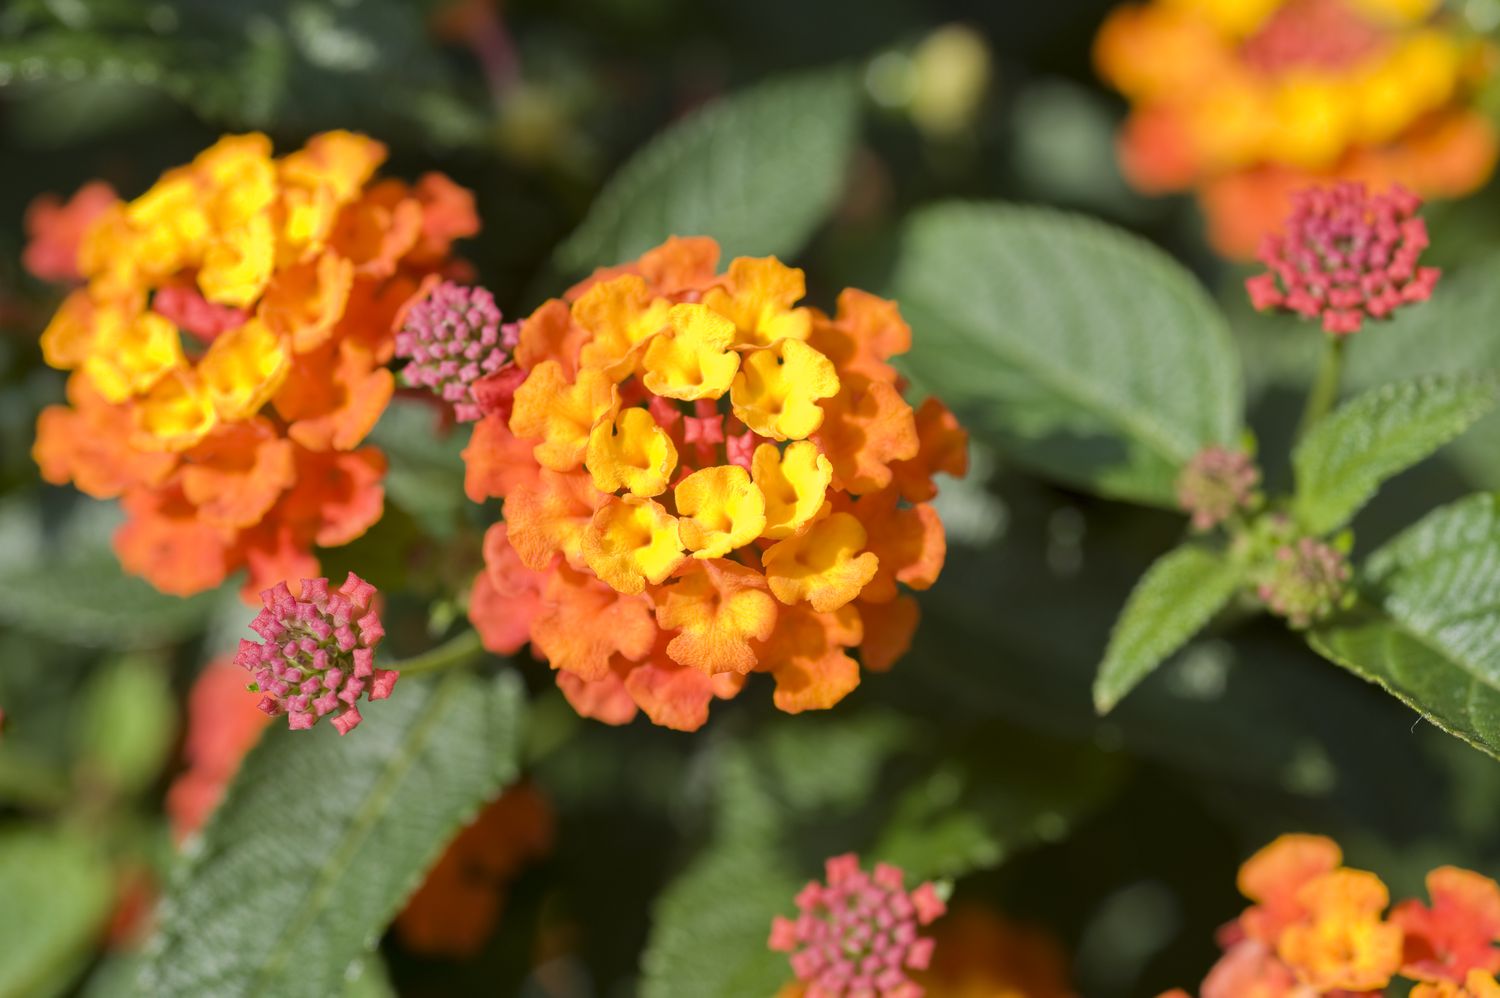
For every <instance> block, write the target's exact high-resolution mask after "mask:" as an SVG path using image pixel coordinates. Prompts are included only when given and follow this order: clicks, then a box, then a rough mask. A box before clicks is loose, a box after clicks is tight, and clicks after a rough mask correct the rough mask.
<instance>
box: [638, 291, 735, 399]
mask: <svg viewBox="0 0 1500 998" xmlns="http://www.w3.org/2000/svg"><path fill="white" fill-rule="evenodd" d="M667 324H668V326H669V330H670V331H669V332H667V333H664V334H662V335H659V336H657V337H656V338H655V339H653V340H652V341H651V344H650V345H649V346H648V347H646V356H645V359H644V361H643V366H644V367H645V370H646V375H645V377H644V378H643V379H642V380H643V381H644V382H645V385H646V388H647V389H649V390H650V391H651V392H653V393H655V394H657V395H661V396H664V397H666V398H674V399H716V398H719V397H721V396H722V395H723V394H724V393H725V392H726V391H728V390H729V385H730V383H731V382H732V381H733V380H734V375H735V372H736V371H737V370H739V366H740V358H739V355H738V354H736V353H734V352H733V351H732V350H730V349H729V347H730V344H731V343H732V342H733V340H734V323H732V322H730V321H729V320H728V319H726V318H724V317H723V316H722V315H719V314H717V313H716V312H714V311H713V310H711V309H709V308H708V307H707V306H704V305H694V304H682V305H673V306H672V308H671V309H670V310H669V311H668V312H667Z"/></svg>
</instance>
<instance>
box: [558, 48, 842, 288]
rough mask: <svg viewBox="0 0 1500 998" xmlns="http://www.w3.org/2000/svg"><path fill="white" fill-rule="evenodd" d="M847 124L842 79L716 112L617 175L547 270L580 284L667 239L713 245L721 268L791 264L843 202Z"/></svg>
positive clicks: (741, 101)
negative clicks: (730, 261)
mask: <svg viewBox="0 0 1500 998" xmlns="http://www.w3.org/2000/svg"><path fill="white" fill-rule="evenodd" d="M858 114H859V102H858V91H857V89H856V87H855V81H854V77H853V75H852V74H851V73H849V72H848V71H846V70H843V69H838V70H823V71H819V72H814V73H807V74H803V75H799V76H791V77H786V78H783V79H776V80H772V81H770V82H767V83H763V84H760V85H758V86H756V87H753V88H751V89H749V90H745V91H743V92H741V93H738V94H734V95H732V96H730V97H727V98H725V99H723V100H720V101H718V102H716V103H714V104H712V105H710V106H709V107H707V108H704V109H703V110H701V111H698V112H697V113H695V114H693V115H691V116H689V117H687V118H684V119H683V120H682V121H680V122H678V123H677V124H675V125H673V126H672V127H671V128H669V129H667V130H666V131H665V132H663V133H662V134H661V135H660V136H659V137H657V138H656V139H655V140H653V141H652V142H651V143H650V144H649V145H648V146H646V147H645V148H644V149H643V150H641V151H640V152H639V153H637V154H636V155H635V156H634V157H633V158H632V159H631V160H630V161H629V162H628V163H626V164H625V165H624V166H623V167H622V168H621V169H620V171H619V172H618V173H617V174H616V175H615V176H614V177H613V178H612V179H611V180H610V182H609V183H608V184H606V185H605V187H604V190H603V191H601V192H600V194H599V196H598V198H596V199H595V201H594V204H593V207H592V208H590V210H589V213H588V215H587V217H585V218H584V220H583V223H582V224H581V225H579V227H578V229H577V230H576V231H575V232H574V233H573V234H572V235H571V236H570V237H568V239H567V241H566V242H564V243H563V244H562V245H561V246H559V247H558V249H557V253H556V256H555V258H554V263H555V264H556V266H557V267H558V269H559V270H562V271H564V272H567V273H580V272H583V271H586V270H589V269H591V268H593V267H599V266H604V265H607V264H614V263H620V262H622V261H625V260H629V259H631V258H632V257H635V256H638V255H639V254H640V253H642V252H643V251H645V250H647V249H650V248H651V247H652V246H655V245H657V244H659V243H661V242H662V241H664V240H665V239H666V238H667V237H668V236H672V235H678V236H713V237H714V238H715V239H717V240H718V241H719V244H720V246H721V247H722V248H723V251H724V254H725V256H727V257H732V256H741V255H747V254H751V255H757V256H764V255H768V254H774V255H776V256H783V257H786V256H791V255H794V254H795V253H796V252H797V251H798V250H800V249H801V248H802V246H803V245H804V244H805V243H806V242H807V240H808V238H809V237H811V235H812V234H813V231H814V230H815V229H817V227H818V226H819V225H821V224H822V222H823V220H824V219H825V218H827V217H828V214H829V212H830V211H832V209H833V206H834V204H835V203H836V202H837V200H838V196H839V193H840V191H842V190H843V186H844V174H845V168H846V166H847V164H848V160H849V154H850V151H851V150H852V148H853V145H854V138H855V128H856V125H857V124H858Z"/></svg>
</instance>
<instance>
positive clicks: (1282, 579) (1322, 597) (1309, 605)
mask: <svg viewBox="0 0 1500 998" xmlns="http://www.w3.org/2000/svg"><path fill="white" fill-rule="evenodd" d="M1352 574H1353V573H1352V572H1351V570H1350V568H1349V559H1348V558H1346V557H1344V554H1343V553H1342V552H1341V551H1339V550H1338V549H1337V548H1335V547H1334V546H1333V545H1331V544H1325V543H1324V542H1323V541H1320V540H1317V539H1316V538H1312V537H1300V538H1298V539H1296V540H1295V541H1292V542H1290V543H1287V544H1283V545H1282V546H1281V547H1279V548H1277V549H1276V554H1275V555H1274V557H1273V558H1272V559H1271V564H1270V566H1269V567H1268V568H1267V569H1266V570H1265V571H1264V572H1263V573H1262V574H1261V578H1260V579H1259V581H1258V584H1257V587H1256V592H1257V594H1258V595H1259V596H1260V599H1261V602H1262V603H1264V604H1265V605H1266V607H1267V608H1268V609H1269V610H1270V611H1271V612H1272V613H1274V614H1276V615H1277V616H1280V617H1285V618H1286V619H1287V622H1288V623H1289V624H1291V625H1292V626H1293V627H1295V628H1298V629H1299V630H1300V629H1302V628H1305V627H1310V626H1312V625H1313V624H1314V623H1316V622H1317V621H1319V620H1322V619H1323V618H1325V617H1327V616H1329V615H1330V614H1332V613H1333V612H1334V610H1336V609H1339V608H1340V607H1343V606H1346V605H1348V603H1349V602H1350V600H1351V599H1352V597H1353V592H1352V591H1351V590H1350V589H1349V579H1350V577H1351V575H1352Z"/></svg>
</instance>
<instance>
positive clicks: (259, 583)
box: [240, 519, 323, 606]
mask: <svg viewBox="0 0 1500 998" xmlns="http://www.w3.org/2000/svg"><path fill="white" fill-rule="evenodd" d="M240 557H241V558H243V559H244V561H245V567H246V569H247V570H248V577H247V578H246V579H245V584H244V585H243V586H242V587H240V599H241V600H243V601H244V602H245V603H246V604H248V605H250V606H259V605H260V593H261V591H262V590H264V589H269V588H271V587H272V586H274V585H276V583H278V582H283V581H287V580H296V579H315V578H317V577H318V576H319V575H322V574H323V573H322V571H321V569H320V568H319V566H318V559H317V556H316V555H314V554H313V553H312V538H311V537H309V536H308V535H307V534H306V533H304V532H302V531H299V530H298V529H296V528H295V527H293V526H292V525H291V524H289V523H285V522H282V521H278V520H275V519H271V520H264V521H262V522H261V523H260V524H259V525H258V526H256V527H253V528H252V529H250V530H247V531H245V532H244V533H243V534H241V535H240Z"/></svg>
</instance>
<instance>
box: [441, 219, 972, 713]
mask: <svg viewBox="0 0 1500 998" xmlns="http://www.w3.org/2000/svg"><path fill="white" fill-rule="evenodd" d="M718 257H719V250H718V246H717V245H716V244H715V243H714V242H713V241H712V240H709V239H702V238H694V239H672V240H670V241H669V242H667V243H666V244H665V245H663V246H661V247H659V248H657V249H655V250H652V251H651V252H649V253H647V254H646V255H645V256H643V257H642V258H641V259H640V260H639V261H637V262H635V263H632V264H629V265H626V266H623V267H618V268H613V269H611V270H607V271H601V272H599V273H597V274H595V275H594V276H593V277H592V278H590V279H589V280H588V281H586V282H584V283H583V284H581V285H579V286H578V287H576V288H574V289H573V290H572V291H571V292H570V293H569V294H568V295H567V300H553V301H549V302H547V303H546V304H544V305H543V306H541V307H540V308H539V309H537V311H536V312H535V313H533V314H532V315H531V316H530V317H529V318H528V319H526V320H525V322H524V323H523V324H522V327H521V331H520V339H519V343H518V345H517V347H516V350H515V354H514V364H515V370H514V371H508V370H506V371H501V372H497V373H496V374H495V375H492V376H490V377H491V379H492V380H493V381H494V382H495V384H494V385H492V386H490V388H489V389H487V388H486V386H485V384H484V382H480V383H479V384H477V385H476V386H475V395H476V397H477V398H478V399H479V400H480V403H481V405H482V406H484V407H486V409H487V411H488V414H487V415H486V416H485V417H484V418H483V419H482V420H481V421H480V422H479V423H478V424H477V425H476V428H475V431H474V436H473V438H472V439H471V442H470V445H469V448H468V450H467V451H466V460H467V462H468V478H467V482H466V487H467V490H468V493H469V495H470V497H471V498H473V499H475V500H476V501H479V500H483V499H485V498H487V497H491V496H498V497H502V498H504V500H505V522H504V523H500V524H496V525H495V526H494V527H492V528H491V529H490V532H489V534H488V536H487V537H486V543H485V561H486V567H485V570H484V571H483V572H481V573H480V575H479V577H478V578H477V579H476V581H475V585H474V589H473V595H472V601H471V602H472V605H471V608H470V616H471V617H472V619H473V620H474V623H475V625H476V626H477V627H478V629H479V631H480V633H481V635H482V636H483V638H484V640H485V643H486V645H487V647H489V648H490V649H492V650H494V651H498V652H503V653H509V652H514V651H516V650H517V649H518V648H520V647H521V646H522V645H524V644H526V643H528V642H529V643H530V644H531V646H532V650H533V651H534V652H535V653H536V654H537V655H538V656H540V657H542V658H545V659H546V660H547V661H548V662H550V663H551V665H552V667H553V668H554V669H556V670H557V681H558V685H559V686H560V687H561V688H562V690H563V692H564V693H565V694H566V695H567V697H568V699H569V700H570V701H571V702H572V704H573V706H574V707H575V708H576V709H577V710H578V711H579V713H581V714H584V715H587V716H590V717H595V718H598V719H600V720H604V721H608V722H610V723H624V722H625V721H628V720H629V719H630V718H631V717H633V716H634V715H635V713H636V711H637V709H640V710H644V711H645V712H646V714H647V715H648V716H649V717H650V718H651V720H653V721H654V722H656V723H657V724H662V725H666V726H668V727H672V728H678V729H687V730H690V729H694V728H697V727H699V726H701V725H702V724H703V723H704V721H705V720H706V719H707V715H708V707H709V702H710V701H711V700H712V699H713V698H714V697H716V696H717V697H729V696H733V695H734V694H736V693H737V692H738V691H739V690H740V688H741V686H742V685H743V684H744V682H745V679H746V676H747V675H748V674H749V673H752V672H769V673H770V674H771V675H772V676H773V677H774V679H775V681H776V691H775V695H774V696H775V702H776V705H777V706H778V707H780V708H781V709H782V710H785V711H789V712H797V711H802V710H809V709H817V708H826V707H830V706H832V705H833V704H835V703H837V702H838V701H839V700H840V699H842V698H843V697H844V696H845V695H846V694H848V693H849V692H850V691H851V690H852V689H854V687H855V686H857V685H858V683H859V676H860V663H861V662H862V663H863V665H864V666H865V668H868V669H875V670H883V669H887V668H889V667H890V666H891V664H892V663H893V662H894V661H895V660H896V658H898V657H899V656H900V655H901V654H902V653H904V651H905V649H906V647H907V645H908V643H909V641H910V638H911V634H912V631H913V629H914V628H915V626H916V620H917V606H916V603H915V601H913V600H912V599H911V598H910V597H906V596H902V595H900V592H899V590H898V584H904V585H906V586H908V587H910V588H912V589H925V588H927V587H928V586H930V585H932V583H933V582H934V581H935V580H936V578H937V575H938V572H939V570H940V569H941V567H942V564H943V559H944V555H945V552H946V544H945V539H944V533H943V527H942V524H941V522H940V521H939V519H938V516H937V514H936V512H935V511H934V510H933V508H932V506H931V505H930V504H929V501H930V500H931V499H932V498H933V497H934V496H935V495H936V492H937V489H936V486H935V485H934V483H933V475H934V474H935V473H937V472H940V471H941V472H946V473H949V474H954V475H962V474H963V473H964V472H965V470H966V467H967V440H966V437H965V435H964V433H963V431H962V430H961V429H960V428H959V426H958V424H957V422H956V420H955V419H954V418H953V415H952V414H951V413H950V412H949V411H948V410H947V409H946V408H944V407H943V405H942V404H941V403H939V402H938V401H937V400H935V399H928V400H927V401H926V402H924V403H923V404H922V405H921V406H920V407H919V408H918V409H917V410H915V411H914V410H913V409H912V407H911V406H909V405H908V404H907V403H906V402H905V401H904V400H903V399H902V397H901V387H902V384H901V381H900V379H899V378H898V376H897V374H896V372H895V370H894V369H893V368H892V367H891V365H890V363H889V361H890V359H891V358H892V357H893V356H895V355H897V354H900V353H902V352H904V351H905V350H906V349H907V348H908V346H909V344H910V340H911V331H910V329H909V328H908V327H907V325H906V323H905V322H903V321H902V319H901V316H900V313H899V311H898V310H897V308H896V306H895V304H894V303H892V302H888V301H884V300H882V299H879V298H876V297H874V296H872V295H869V294H866V293H864V292H862V291H857V290H852V289H851V290H846V291H845V292H844V293H843V294H842V295H840V297H839V300H838V309H837V311H836V313H835V314H834V315H832V316H829V315H826V314H824V313H823V312H821V311H819V310H818V309H816V308H811V307H808V306H805V305H801V304H799V302H800V301H801V299H802V297H803V294H804V281H803V275H802V272H801V271H800V270H796V269H794V268H790V267H787V266H784V265H783V264H782V263H780V262H779V261H777V260H775V259H773V258H765V259H751V258H740V259H737V260H734V261H733V262H731V263H730V265H729V268H728V270H727V272H724V273H719V272H717V264H718ZM851 653H856V654H858V656H859V661H858V662H857V661H856V659H855V658H854V657H852V654H851Z"/></svg>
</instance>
